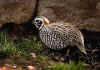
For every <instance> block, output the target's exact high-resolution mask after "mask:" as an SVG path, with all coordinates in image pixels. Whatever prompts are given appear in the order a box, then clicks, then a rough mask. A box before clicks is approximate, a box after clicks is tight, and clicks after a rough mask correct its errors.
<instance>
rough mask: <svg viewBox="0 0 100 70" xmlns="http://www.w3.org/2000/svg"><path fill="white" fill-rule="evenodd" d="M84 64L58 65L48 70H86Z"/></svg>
mask: <svg viewBox="0 0 100 70" xmlns="http://www.w3.org/2000/svg"><path fill="white" fill-rule="evenodd" d="M83 64H84V63H82V62H79V63H78V64H76V63H74V62H72V63H70V64H67V63H61V62H60V63H56V64H53V65H52V66H51V67H49V68H48V69H47V70H86V69H85V67H84V65H83Z"/></svg>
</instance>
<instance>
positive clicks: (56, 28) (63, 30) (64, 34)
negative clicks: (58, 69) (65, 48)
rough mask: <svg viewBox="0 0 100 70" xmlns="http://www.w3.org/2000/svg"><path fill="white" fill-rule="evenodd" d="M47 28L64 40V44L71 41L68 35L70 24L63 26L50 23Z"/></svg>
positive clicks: (68, 43)
mask: <svg viewBox="0 0 100 70" xmlns="http://www.w3.org/2000/svg"><path fill="white" fill-rule="evenodd" d="M48 28H49V29H50V30H52V32H55V33H56V34H57V36H58V37H59V38H60V40H62V41H63V42H65V43H66V45H70V43H71V41H70V39H69V37H68V36H69V35H68V34H69V33H68V32H69V29H70V26H66V27H65V26H64V25H63V24H51V25H49V26H48Z"/></svg>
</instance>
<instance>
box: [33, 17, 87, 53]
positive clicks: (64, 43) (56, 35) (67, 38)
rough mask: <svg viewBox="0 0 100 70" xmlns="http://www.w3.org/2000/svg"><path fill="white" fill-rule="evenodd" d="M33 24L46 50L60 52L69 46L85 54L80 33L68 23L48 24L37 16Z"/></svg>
mask: <svg viewBox="0 0 100 70" xmlns="http://www.w3.org/2000/svg"><path fill="white" fill-rule="evenodd" d="M33 24H34V25H35V26H36V28H37V29H38V31H39V37H40V39H41V41H42V42H43V43H44V44H45V45H46V47H47V48H50V49H53V50H60V49H64V48H66V47H68V46H70V47H71V48H74V47H75V48H78V49H79V50H80V51H81V52H82V53H83V54H87V52H86V49H85V45H84V37H83V34H82V32H81V31H80V30H79V29H78V28H76V27H75V26H73V25H71V24H70V23H64V22H50V21H49V19H48V18H46V17H44V16H37V17H36V18H35V19H34V21H33ZM70 50H71V49H70ZM67 52H68V51H67Z"/></svg>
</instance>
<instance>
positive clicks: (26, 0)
mask: <svg viewBox="0 0 100 70" xmlns="http://www.w3.org/2000/svg"><path fill="white" fill-rule="evenodd" d="M35 4H36V0H0V27H1V26H2V25H3V24H6V23H15V24H22V23H24V22H26V21H28V20H29V19H30V18H31V17H32V13H33V12H34V9H35Z"/></svg>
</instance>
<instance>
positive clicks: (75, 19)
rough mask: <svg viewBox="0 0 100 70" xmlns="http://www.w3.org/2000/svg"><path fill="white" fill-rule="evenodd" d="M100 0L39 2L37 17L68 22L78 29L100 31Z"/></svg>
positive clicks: (47, 0) (45, 0)
mask: <svg viewBox="0 0 100 70" xmlns="http://www.w3.org/2000/svg"><path fill="white" fill-rule="evenodd" d="M99 5H100V0H39V6H38V15H39V16H45V17H47V18H48V19H49V20H50V21H52V22H54V21H65V22H69V23H71V24H73V25H75V26H76V27H78V28H79V29H85V30H90V31H98V32H99V31H100V7H99Z"/></svg>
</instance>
